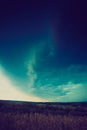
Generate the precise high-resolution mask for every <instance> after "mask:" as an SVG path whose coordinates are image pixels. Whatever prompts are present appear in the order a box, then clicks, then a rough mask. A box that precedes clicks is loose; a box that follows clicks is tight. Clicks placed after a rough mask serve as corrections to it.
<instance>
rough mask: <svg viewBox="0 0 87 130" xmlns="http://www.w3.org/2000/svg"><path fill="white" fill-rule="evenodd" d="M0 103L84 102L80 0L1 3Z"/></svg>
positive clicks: (86, 68)
mask: <svg viewBox="0 0 87 130" xmlns="http://www.w3.org/2000/svg"><path fill="white" fill-rule="evenodd" d="M0 100H19V101H21V100H22V101H35V102H84V101H87V8H86V2H85V1H84V0H83V1H80V0H79V1H78V0H75V1H72V0H71V1H68V0H66V1H63V0H60V1H58V0H51V1H50V0H46V1H45V0H44V1H43V0H42V1H40V0H37V1H36V0H30V1H29V2H24V1H21V2H19V1H15V2H13V1H12V2H8V1H6V2H4V1H2V3H1V4H0Z"/></svg>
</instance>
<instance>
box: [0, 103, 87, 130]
mask: <svg viewBox="0 0 87 130" xmlns="http://www.w3.org/2000/svg"><path fill="white" fill-rule="evenodd" d="M0 130H87V103H29V102H12V101H0Z"/></svg>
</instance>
